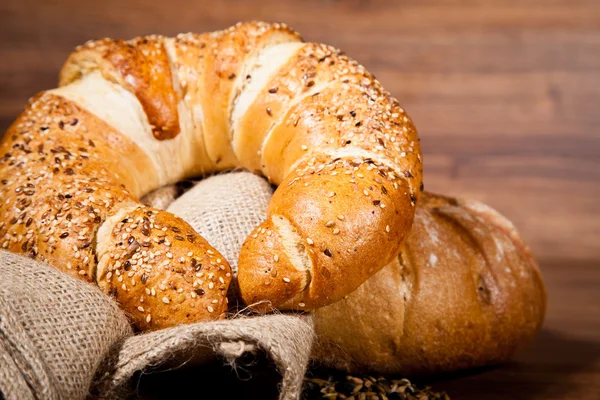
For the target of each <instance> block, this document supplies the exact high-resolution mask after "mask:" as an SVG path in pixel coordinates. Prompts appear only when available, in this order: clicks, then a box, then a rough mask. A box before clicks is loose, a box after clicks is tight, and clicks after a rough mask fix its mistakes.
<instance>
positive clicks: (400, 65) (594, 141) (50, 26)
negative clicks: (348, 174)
mask: <svg viewBox="0 0 600 400" xmlns="http://www.w3.org/2000/svg"><path fill="white" fill-rule="evenodd" d="M250 19H263V20H268V21H284V22H287V23H289V24H290V25H292V26H293V27H294V28H296V29H297V30H299V31H300V32H301V33H302V34H303V36H304V38H305V39H306V40H309V41H320V42H325V43H328V44H331V45H334V46H337V47H340V48H342V49H343V50H345V51H346V52H347V53H348V54H349V55H351V56H352V57H354V58H356V59H357V60H359V61H360V62H361V63H363V64H364V65H365V66H366V67H367V68H368V69H369V70H370V71H372V72H373V73H374V74H375V75H376V76H377V77H378V78H379V79H380V80H381V81H382V82H383V84H384V85H385V86H386V88H387V89H388V90H390V91H391V92H392V93H393V94H394V95H395V96H396V97H397V98H398V99H399V100H400V102H401V103H402V104H403V106H404V107H405V108H406V109H407V110H408V112H409V113H410V115H411V116H412V117H413V119H414V120H415V123H416V125H417V128H418V129H419V132H420V135H421V138H422V144H423V150H424V155H425V157H424V158H425V185H426V188H427V189H428V190H431V191H439V192H443V193H447V194H452V195H458V196H469V197H473V198H476V199H479V200H482V201H484V202H487V203H488V204H490V205H492V206H493V207H495V208H497V209H498V210H500V211H501V212H502V213H504V214H505V215H507V216H508V217H509V218H510V219H512V220H513V221H514V222H515V224H516V225H517V227H518V228H519V229H520V230H521V232H522V234H523V236H524V237H525V239H526V240H527V242H528V243H529V244H530V245H531V247H532V249H533V251H534V253H535V254H536V255H537V257H538V259H539V260H540V263H541V265H542V269H543V272H544V275H545V278H546V281H547V284H548V289H549V296H550V297H549V310H548V316H547V322H546V326H545V328H544V330H543V332H542V333H541V334H540V336H539V338H538V340H536V342H535V343H534V344H533V345H532V346H531V347H529V348H528V349H526V350H525V352H524V353H522V354H521V355H520V356H519V357H518V358H517V360H516V361H515V362H514V363H512V364H509V365H505V366H502V367H500V368H496V369H493V370H491V371H486V372H484V373H481V372H480V371H478V372H477V373H473V374H472V375H468V376H452V377H447V379H444V380H442V381H438V382H436V387H439V388H441V389H448V391H449V393H450V394H451V395H455V396H456V398H482V397H485V398H486V399H492V398H493V399H502V398H507V397H509V398H514V399H518V398H523V399H532V398H539V399H542V398H543V399H559V398H580V399H597V398H600V362H599V358H600V318H599V317H600V213H599V212H598V206H599V204H600V2H599V1H597V0H588V1H585V0H487V1H486V0H403V1H384V0H363V1H359V0H348V1H327V0H320V1H317V0H308V1H300V0H298V1H277V0H263V1H259V0H253V1H236V0H227V1H209V0H194V1H186V0H168V1H164V0H163V1H159V0H146V1H118V0H105V1H94V2H92V1H74V0H62V1H43V2H39V1H35V0H20V1H18V2H17V1H6V0H4V1H2V2H1V4H0V40H1V42H0V56H1V60H2V62H1V63H0V128H1V130H2V131H4V129H5V128H6V127H7V126H8V125H9V124H10V122H11V121H12V120H13V119H14V118H15V116H16V115H17V114H18V113H19V112H20V110H21V109H22V108H23V106H24V104H25V102H26V100H27V98H28V97H30V96H31V95H33V94H34V93H36V92H38V91H40V90H42V89H46V88H51V87H54V86H55V83H56V77H57V73H58V70H59V68H60V66H61V64H62V62H63V61H64V60H65V58H66V56H67V55H68V53H69V52H70V50H71V49H72V48H73V47H74V46H76V45H78V44H81V43H83V42H84V41H86V40H88V39H91V38H99V37H103V36H110V37H117V38H129V37H133V36H137V35H143V34H149V33H161V34H166V35H173V34H175V33H179V32H184V31H197V32H201V31H207V30H215V29H220V28H224V27H227V26H229V25H231V24H233V23H235V22H237V21H240V20H250ZM482 392H485V393H486V395H485V396H482V395H481V393H482Z"/></svg>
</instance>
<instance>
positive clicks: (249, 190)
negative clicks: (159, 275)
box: [0, 172, 314, 399]
mask: <svg viewBox="0 0 600 400" xmlns="http://www.w3.org/2000/svg"><path fill="white" fill-rule="evenodd" d="M180 192H181V189H180V188H178V187H176V186H169V187H165V188H162V189H159V190H158V191H157V192H154V193H151V194H150V195H148V196H146V198H145V199H143V201H145V202H146V203H148V204H151V205H154V206H156V207H160V208H166V209H167V210H169V211H171V212H173V213H174V214H177V215H179V216H180V217H182V218H183V219H184V220H186V221H187V222H188V223H190V224H191V225H192V226H193V227H194V228H195V229H196V230H197V231H198V232H199V233H200V234H201V235H203V236H204V237H205V238H206V239H207V240H208V241H209V242H210V243H211V244H212V245H213V246H214V247H216V248H217V249H218V250H219V251H220V252H221V253H222V254H223V255H224V256H225V257H226V258H227V260H229V262H230V263H231V265H232V267H233V269H234V272H237V258H238V254H239V249H240V247H241V244H242V242H243V240H244V239H245V238H246V236H247V235H248V233H249V232H250V231H251V230H252V228H254V227H255V226H256V225H258V224H259V223H260V222H261V221H262V220H263V219H264V218H265V216H266V207H267V203H268V201H269V199H270V196H271V194H272V189H271V188H270V186H269V185H268V184H267V183H266V182H265V181H264V180H263V179H262V178H259V177H257V176H255V175H252V174H250V173H247V172H235V173H229V174H223V175H217V176H213V177H210V178H207V179H204V180H202V181H200V182H199V183H198V184H197V185H195V186H194V187H192V188H191V189H190V190H188V191H187V192H186V193H184V194H183V195H181V197H179V198H178V199H177V200H175V197H176V196H177V195H178V194H179V193H180ZM174 200H175V201H174ZM236 293H237V291H236V287H235V286H234V287H233V288H232V291H231V299H232V300H231V302H232V306H233V307H234V310H233V311H237V310H235V306H236V305H237V302H236ZM243 315H244V313H243V312H241V313H237V312H236V313H235V314H232V315H231V318H230V319H228V320H223V321H217V322H208V323H197V324H192V325H184V326H179V327H175V328H171V329H165V330H161V331H157V332H152V333H146V334H138V335H134V334H133V332H132V330H131V328H130V326H129V324H128V322H127V319H126V317H125V315H124V314H123V313H122V312H121V311H120V310H119V309H118V308H117V307H116V305H115V303H113V302H112V300H110V299H109V298H108V297H107V296H105V295H104V294H102V293H101V292H100V291H99V290H98V289H97V288H95V287H93V286H91V285H88V284H85V283H82V282H80V281H77V280H76V279H74V278H71V277H69V276H67V275H64V274H62V273H60V272H58V271H56V270H54V269H53V268H51V267H48V266H46V265H44V264H41V263H37V262H34V261H32V260H30V259H27V258H23V257H20V256H16V255H13V254H10V253H7V252H0V393H1V394H2V395H3V396H4V397H5V398H6V399H81V398H86V397H92V398H106V399H112V398H126V397H139V392H138V391H137V388H138V386H137V381H138V378H139V377H140V375H141V374H148V373H157V371H161V370H173V369H176V370H184V369H185V368H182V367H190V366H197V365H206V364H208V365H211V363H212V364H214V363H221V364H225V365H227V366H231V368H234V369H235V368H243V367H244V363H245V362H247V357H245V356H247V355H248V354H251V355H256V356H257V357H266V358H267V359H269V360H270V364H268V365H272V368H274V369H275V370H276V371H277V372H278V373H279V374H280V375H281V380H280V382H279V383H278V387H277V389H278V390H279V398H280V399H296V398H298V397H299V395H300V392H301V386H302V379H303V377H304V374H305V371H306V367H307V364H308V361H309V357H310V351H311V345H312V342H313V338H314V329H313V324H312V320H311V318H310V317H307V316H302V315H298V314H279V315H269V316H262V317H247V316H243ZM252 362H254V361H252ZM194 379H195V380H196V381H197V382H198V386H197V391H196V392H195V396H194V397H198V398H214V397H213V396H212V395H211V396H207V395H204V393H205V392H204V391H203V389H202V388H203V387H207V386H208V384H209V383H210V382H202V376H198V377H196V378H194ZM265 391H267V390H266V389H265ZM221 398H222V397H221Z"/></svg>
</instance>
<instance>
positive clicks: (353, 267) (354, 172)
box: [238, 157, 416, 310]
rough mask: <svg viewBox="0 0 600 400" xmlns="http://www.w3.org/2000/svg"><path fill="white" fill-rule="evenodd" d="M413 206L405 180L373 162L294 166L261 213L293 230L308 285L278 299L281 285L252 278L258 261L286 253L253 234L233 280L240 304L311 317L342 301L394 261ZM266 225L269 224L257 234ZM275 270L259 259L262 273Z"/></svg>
mask: <svg viewBox="0 0 600 400" xmlns="http://www.w3.org/2000/svg"><path fill="white" fill-rule="evenodd" d="M415 201H416V199H415V198H414V196H412V195H411V194H410V193H409V190H408V186H407V181H406V179H405V178H404V177H399V176H397V175H396V174H395V173H394V172H393V171H390V170H389V169H388V168H387V167H386V166H384V165H378V164H377V163H376V162H374V161H372V160H368V161H365V160H363V159H360V158H359V159H337V160H335V159H334V160H332V159H329V160H328V159H326V158H323V157H321V158H313V159H310V160H309V161H308V162H306V163H303V164H301V165H299V166H298V168H297V170H296V171H295V172H294V173H292V174H290V176H289V177H288V178H287V180H286V181H284V182H283V183H282V184H281V185H280V186H279V188H278V189H277V190H276V191H275V194H274V195H273V198H272V199H271V202H270V203H269V210H268V214H269V216H270V217H271V218H272V217H273V216H281V217H283V218H285V219H286V220H288V221H289V223H290V224H291V225H292V227H293V228H294V229H295V230H296V232H297V235H298V236H299V243H298V245H299V246H304V247H305V250H306V251H307V252H308V255H309V257H310V258H311V259H312V260H313V263H312V266H310V265H308V266H305V268H307V269H309V270H310V269H312V271H310V272H311V277H310V281H309V283H310V284H309V285H308V286H302V285H298V284H297V282H294V281H293V282H292V283H293V284H294V287H298V288H299V289H300V290H298V291H296V292H295V293H290V292H289V291H286V292H285V293H281V292H279V290H281V288H282V287H281V286H277V285H267V284H266V282H265V281H261V280H260V279H257V274H256V273H255V271H254V269H255V263H256V257H257V254H270V253H271V252H273V251H280V250H283V252H280V253H279V252H276V253H275V254H278V255H279V258H280V259H284V258H286V257H288V256H289V250H287V251H286V249H285V246H283V247H281V246H273V245H270V241H264V240H263V236H264V233H261V232H256V233H257V234H258V237H254V236H249V237H248V239H247V240H246V242H245V243H244V246H243V247H242V251H241V254H240V260H239V266H238V269H239V272H238V281H239V286H240V292H241V294H242V296H243V298H244V300H245V301H246V303H248V304H251V303H254V302H257V301H260V300H270V301H271V302H272V306H273V307H275V308H281V309H289V308H298V309H303V310H313V309H316V308H318V307H322V306H324V305H327V304H331V303H333V302H335V301H337V300H339V299H341V298H342V297H343V296H345V295H347V294H348V293H350V292H352V291H353V290H354V289H356V288H357V287H358V286H359V285H360V284H361V283H363V282H364V281H365V280H366V279H367V278H368V277H370V276H371V275H373V274H374V273H375V272H377V271H378V270H379V269H380V268H382V267H383V266H384V265H386V264H387V263H389V262H390V261H391V260H392V259H393V258H394V257H395V256H396V255H397V254H398V252H399V250H400V245H401V244H402V242H403V241H404V239H405V237H406V235H407V234H408V231H409V230H410V226H411V223H412V212H414V211H413V210H414V206H415ZM268 225H269V221H267V222H265V223H263V224H262V225H261V228H266V227H267V226H268ZM254 242H258V243H254ZM269 263H270V264H271V265H270V266H268V265H267V264H269ZM276 264H277V263H276V262H275V261H274V260H273V259H272V258H266V259H264V261H263V262H262V263H261V266H262V267H263V268H266V269H276V268H277V265H276ZM290 278H291V279H300V278H299V277H298V276H296V277H295V278H294V277H290ZM285 288H287V286H285ZM300 303H302V304H303V306H302V307H298V304H300Z"/></svg>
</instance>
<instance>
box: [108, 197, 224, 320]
mask: <svg viewBox="0 0 600 400" xmlns="http://www.w3.org/2000/svg"><path fill="white" fill-rule="evenodd" d="M116 217H117V218H116V220H113V221H110V222H111V223H112V224H111V227H112V229H110V232H106V237H101V235H99V236H98V247H99V248H100V249H102V254H99V265H98V276H97V282H98V285H99V286H100V287H101V288H102V289H103V290H104V291H105V292H106V293H107V294H110V295H111V296H113V297H114V298H115V299H116V300H117V301H118V302H119V304H120V305H121V307H122V308H123V309H125V310H128V311H129V315H130V318H131V320H132V322H133V323H134V325H135V326H136V327H137V328H138V329H141V330H155V329H161V328H166V327H169V326H174V325H179V324H185V323H191V322H196V321H202V320H205V319H217V318H222V317H224V313H225V311H226V310H227V298H226V294H227V288H228V285H229V282H230V280H231V269H230V267H229V264H228V263H227V261H226V260H225V258H224V257H223V256H222V255H221V254H220V253H218V252H217V251H216V250H215V249H213V248H212V247H211V246H210V245H209V244H208V243H207V242H206V240H204V239H203V238H202V237H201V236H200V235H198V234H197V233H196V232H195V231H194V230H193V228H192V227H191V226H189V224H187V223H186V222H184V221H183V220H182V219H181V218H178V217H176V216H174V215H172V214H170V213H167V212H165V211H160V210H156V209H152V208H149V207H145V206H139V205H138V206H137V207H135V208H132V209H130V210H128V211H126V212H121V213H119V214H118V215H117V216H116ZM105 242H106V244H105Z"/></svg>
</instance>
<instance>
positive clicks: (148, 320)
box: [146, 314, 152, 323]
mask: <svg viewBox="0 0 600 400" xmlns="http://www.w3.org/2000/svg"><path fill="white" fill-rule="evenodd" d="M150 321H152V317H151V316H150V314H148V316H147V317H146V322H148V323H150Z"/></svg>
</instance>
